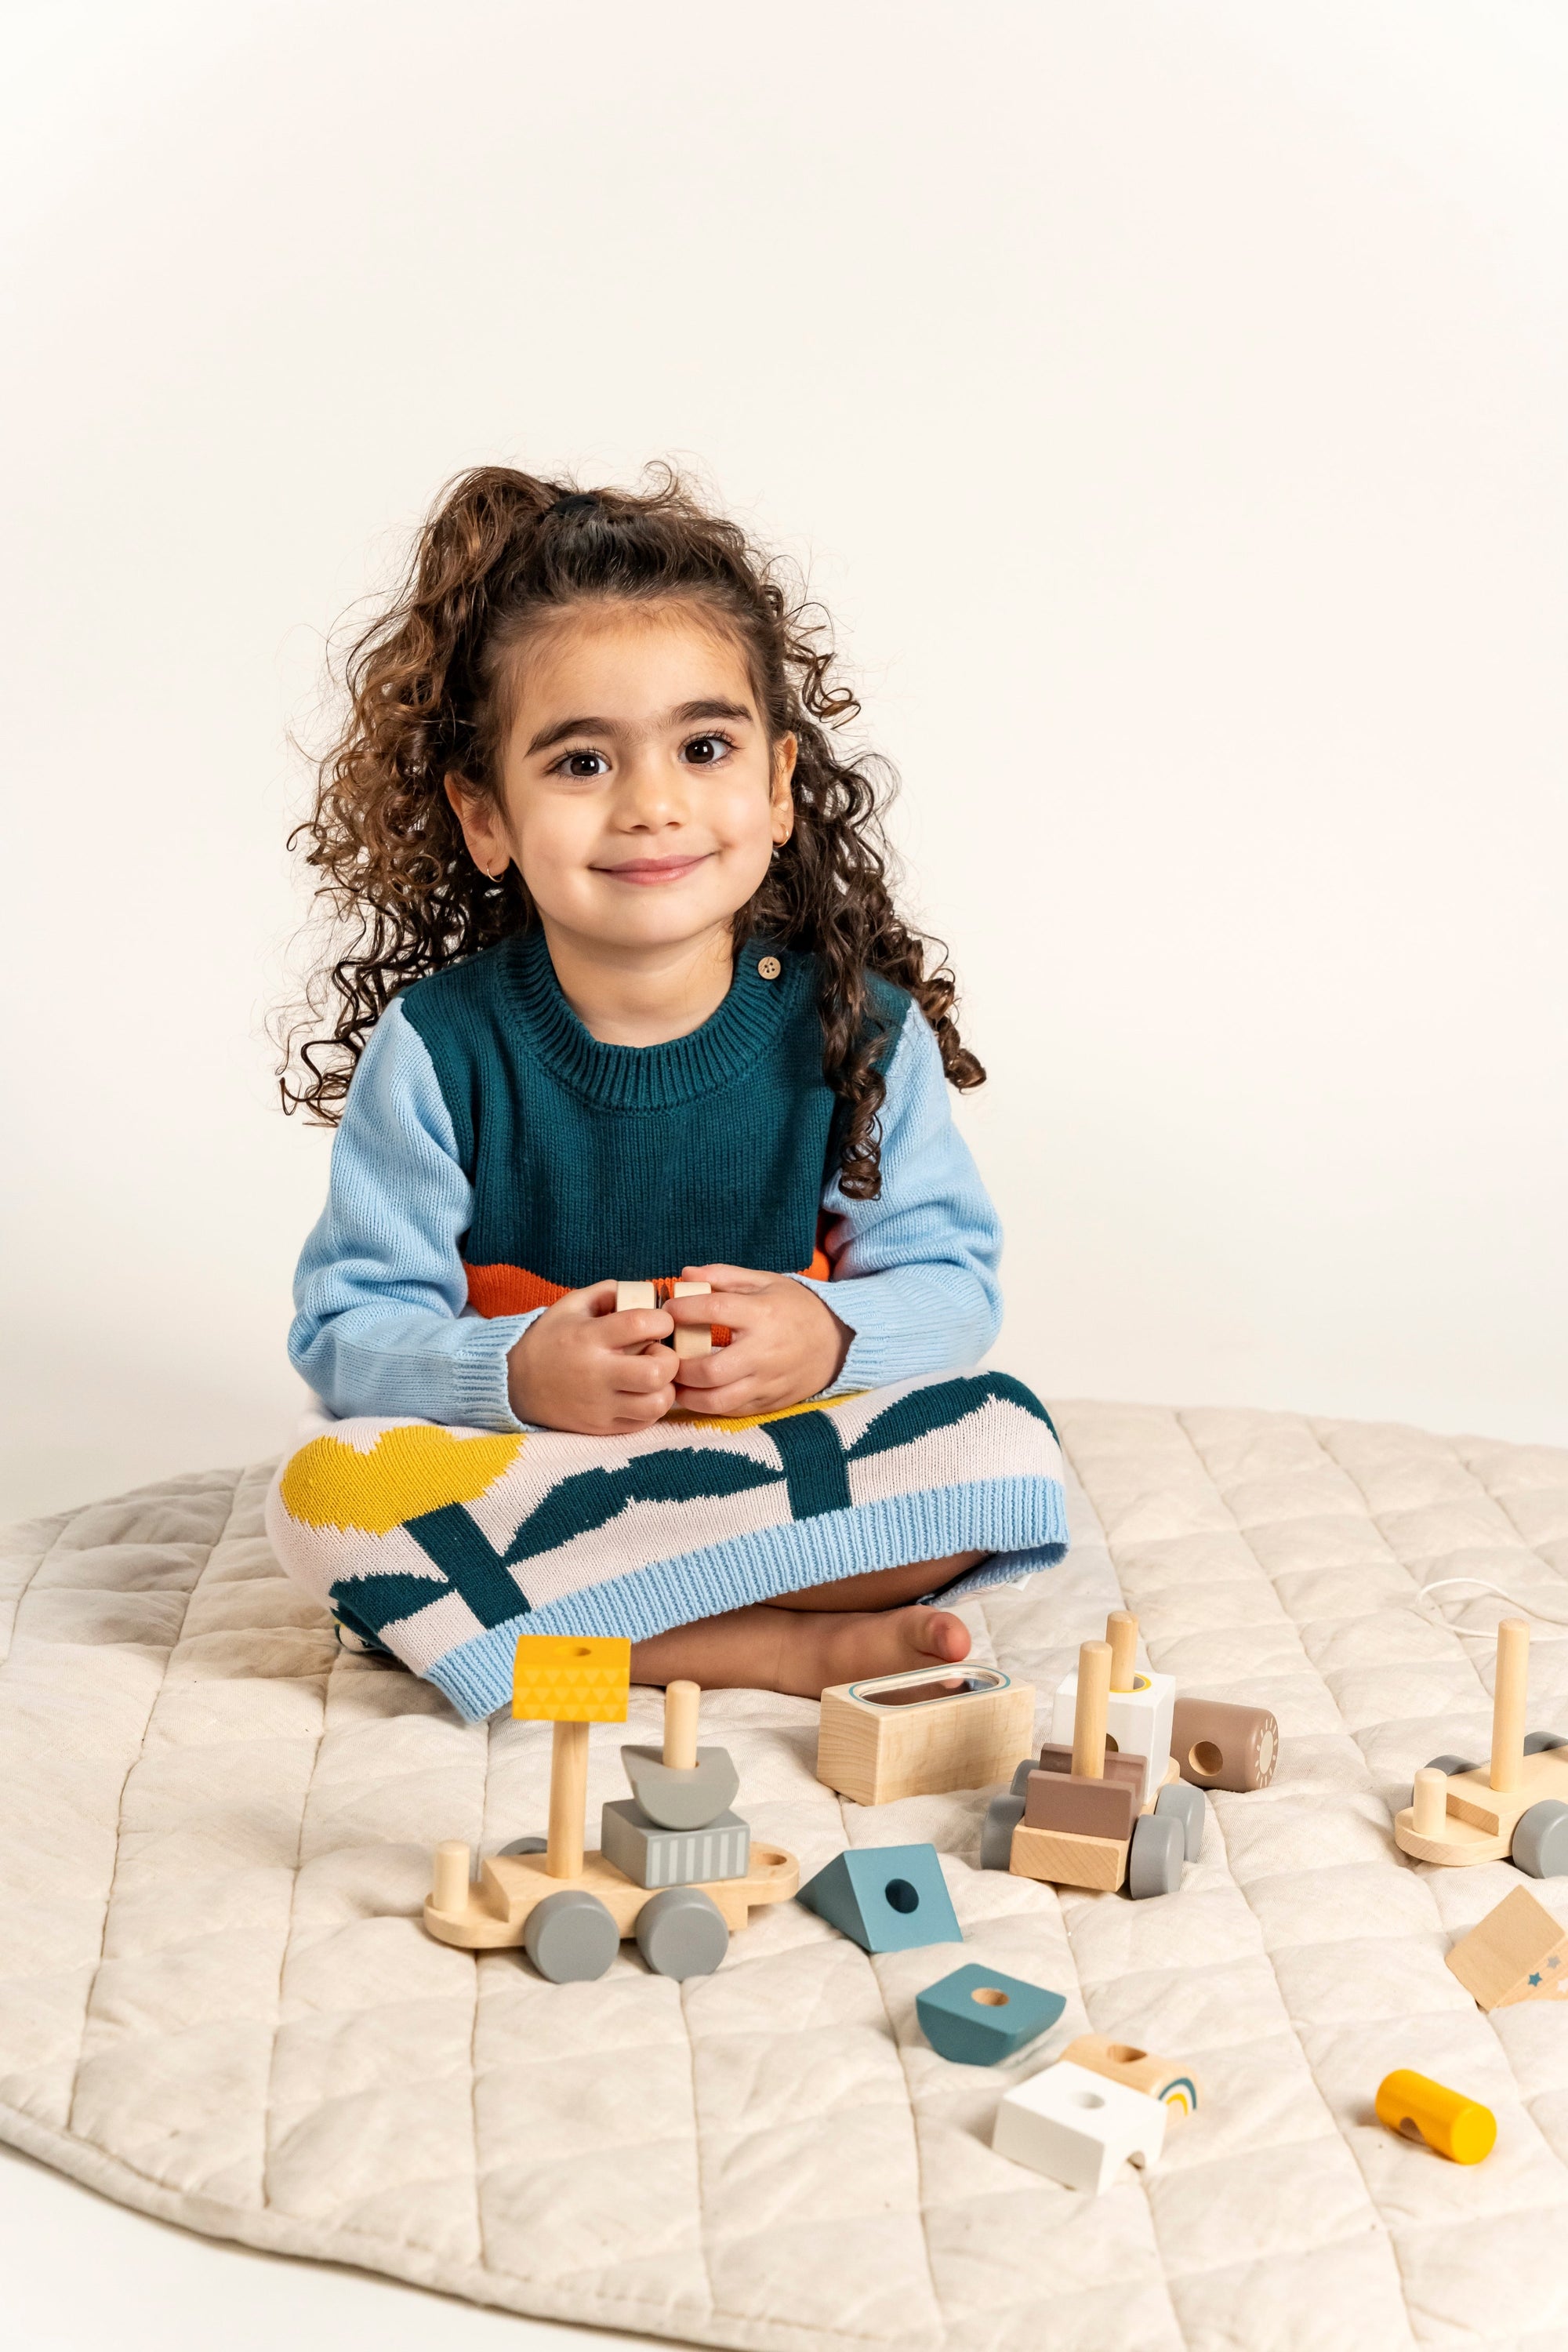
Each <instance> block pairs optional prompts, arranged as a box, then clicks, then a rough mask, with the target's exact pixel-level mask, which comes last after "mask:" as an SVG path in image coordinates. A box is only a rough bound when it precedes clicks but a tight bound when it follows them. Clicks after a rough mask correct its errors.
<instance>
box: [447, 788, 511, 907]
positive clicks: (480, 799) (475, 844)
mask: <svg viewBox="0 0 1568 2352" xmlns="http://www.w3.org/2000/svg"><path fill="white" fill-rule="evenodd" d="M445 782H446V787H447V799H448V800H449V801H450V802H451V803H452V807H453V809H454V811H455V813H456V814H457V819H458V824H460V825H461V826H462V828H463V839H464V840H465V841H466V842H467V844H468V856H470V857H471V858H472V859H473V861H474V864H475V865H476V866H478V867H479V872H480V873H481V874H483V875H486V876H487V877H489V880H490V881H492V882H499V881H500V877H501V876H502V875H503V874H504V873H505V872H506V869H507V867H508V866H510V864H511V844H510V842H509V841H508V839H507V837H506V829H505V827H504V825H503V824H502V823H501V814H500V809H498V808H497V806H496V804H495V803H494V801H492V800H491V798H490V796H489V793H477V792H476V791H475V790H474V788H473V786H472V785H471V784H469V783H466V782H464V780H463V778H462V777H461V776H458V775H453V774H450V773H448V774H447V777H446V778H445Z"/></svg>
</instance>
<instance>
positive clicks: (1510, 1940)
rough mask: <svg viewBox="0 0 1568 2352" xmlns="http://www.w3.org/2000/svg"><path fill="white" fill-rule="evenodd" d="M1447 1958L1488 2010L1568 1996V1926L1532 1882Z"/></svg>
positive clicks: (1504, 1902)
mask: <svg viewBox="0 0 1568 2352" xmlns="http://www.w3.org/2000/svg"><path fill="white" fill-rule="evenodd" d="M1415 1777H1416V1780H1417V1781H1419V1780H1421V1778H1422V1775H1421V1774H1420V1773H1419V1772H1418V1773H1417V1774H1416V1776H1415ZM1447 1962H1448V1966H1449V1968H1450V1969H1452V1970H1453V1972H1454V1974H1455V1975H1456V1976H1457V1977H1458V1979H1459V1982H1460V1983H1461V1984H1462V1985H1463V1986H1464V1988H1465V1990H1466V1991H1467V1992H1468V1993H1472V1994H1473V1995H1474V1996H1475V1998H1476V2000H1479V2003H1480V2005H1481V2007H1482V2008H1483V2009H1508V2008H1511V2006H1512V2005H1513V2003H1514V2002H1515V2001H1521V2000H1561V1999H1562V1998H1563V1995H1564V1994H1568V1927H1559V1926H1558V1924H1557V1922H1556V1920H1555V1919H1554V1918H1553V1917H1552V1914H1551V1912H1550V1911H1548V1910H1547V1909H1546V1907H1545V1906H1544V1905H1543V1904H1540V1903H1538V1902H1537V1901H1536V1899H1535V1897H1534V1895H1531V1892H1530V1889H1529V1888H1528V1887H1527V1886H1516V1887H1515V1888H1514V1889H1513V1892H1512V1893H1511V1894H1510V1895H1504V1896H1503V1899H1502V1901H1501V1902H1500V1903H1499V1904H1498V1905H1496V1906H1495V1907H1494V1908H1493V1909H1492V1910H1490V1911H1489V1912H1488V1913H1487V1916H1486V1917H1485V1918H1484V1919H1482V1920H1481V1921H1480V1922H1479V1925H1477V1926H1476V1927H1472V1928H1471V1929H1470V1932H1469V1934H1468V1936H1461V1937H1460V1938H1459V1940H1458V1943H1457V1944H1456V1945H1455V1946H1454V1948H1453V1949H1452V1951H1450V1952H1449V1953H1448V1954H1447Z"/></svg>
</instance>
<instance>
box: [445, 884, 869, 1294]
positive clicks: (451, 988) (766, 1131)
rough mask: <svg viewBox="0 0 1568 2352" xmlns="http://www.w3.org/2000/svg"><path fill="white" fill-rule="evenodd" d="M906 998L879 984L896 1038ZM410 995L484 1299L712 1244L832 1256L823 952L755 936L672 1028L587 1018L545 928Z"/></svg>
mask: <svg viewBox="0 0 1568 2352" xmlns="http://www.w3.org/2000/svg"><path fill="white" fill-rule="evenodd" d="M774 971H776V975H777V976H776V977H769V976H767V975H768V974H770V973H771V972H774ZM401 1003H402V1007H403V1011H404V1013H405V1017H406V1018H407V1020H408V1021H409V1022H410V1024H412V1026H413V1027H414V1028H415V1029H416V1031H417V1033H418V1034H419V1036H420V1037H421V1038H422V1039H423V1040H424V1043H425V1045H426V1049H427V1051H428V1053H429V1055H430V1059H431V1062H432V1064H433V1066H434V1068H435V1072H436V1076H437V1083H438V1085H439V1087H440V1089H441V1094H442V1097H443V1099H444V1101H445V1103H446V1106H447V1112H448V1115H449V1116H450V1118H451V1122H452V1129H453V1133H454V1136H455V1138H456V1140H457V1148H458V1158H459V1160H460V1161H461V1163H462V1166H463V1170H464V1172H465V1174H466V1175H467V1176H468V1181H469V1183H470V1184H471V1186H472V1188H473V1212H472V1219H471V1222H470V1224H469V1227H468V1234H467V1237H466V1239H465V1240H464V1242H463V1244H462V1253H463V1260H464V1265H465V1268H466V1271H467V1274H468V1296H469V1299H470V1302H471V1304H472V1305H473V1306H474V1307H476V1308H477V1309H478V1310H479V1313H481V1314H485V1315H504V1314H515V1313H518V1312H521V1311H526V1309H528V1308H530V1307H539V1306H542V1305H546V1304H548V1303H549V1301H550V1300H552V1299H553V1298H556V1297H560V1296H561V1294H562V1293H563V1291H566V1290H575V1289H579V1288H581V1287H582V1286H584V1285H585V1284H587V1283H590V1282H596V1281H600V1280H603V1279H604V1278H605V1276H616V1277H618V1278H621V1279H625V1280H646V1279H649V1278H655V1279H657V1278H659V1277H667V1276H670V1275H674V1274H679V1271H680V1269H681V1267H682V1266H683V1265H706V1264H709V1263H712V1262H723V1263H726V1264H730V1265H746V1266H754V1267H758V1268H760V1269H762V1270H763V1271H765V1272H771V1273H778V1274H790V1273H804V1272H806V1271H814V1272H819V1273H826V1260H825V1259H824V1260H823V1261H822V1262H821V1264H820V1265H815V1266H814V1265H813V1260H814V1258H815V1257H816V1255H817V1224H818V1218H819V1215H820V1213H821V1207H822V1194H823V1188H824V1185H825V1183H826V1181H827V1179H828V1177H829V1175H830V1174H831V1169H830V1167H829V1152H830V1149H831V1146H832V1142H833V1135H834V1112H835V1108H836V1102H835V1097H834V1096H833V1094H832V1092H831V1090H830V1088H829V1087H827V1085H826V1083H825V1081H824V1078H823V1076H822V1027H821V1022H820V1020H819V1017H818V1014H817V1010H816V964H815V960H814V959H813V958H812V957H810V956H808V955H799V954H795V953H792V952H790V951H789V950H784V949H780V948H772V947H770V946H769V944H768V942H767V941H765V940H752V941H750V942H748V944H747V946H746V948H745V949H744V950H742V953H741V954H739V955H738V956H737V958H736V963H735V976H734V979H733V981H732V982H731V987H730V990H729V993H728V994H727V995H726V996H725V998H724V1001H723V1003H721V1005H720V1007H719V1009H718V1010H717V1012H715V1013H713V1014H712V1015H711V1016H710V1018H709V1019H708V1020H707V1021H705V1022H704V1023H703V1024H702V1026H701V1027H700V1029H695V1030H693V1031H691V1033H690V1034H689V1035H687V1036H684V1037H677V1038H674V1039H672V1040H671V1041H670V1042H669V1043H668V1045H645V1046H636V1045H602V1044H600V1042H599V1041H598V1040H597V1039H596V1038H595V1037H593V1036H592V1035H590V1034H589V1032H588V1031H587V1030H586V1029H585V1028H584V1026H583V1024H582V1023H581V1022H580V1021H579V1020H578V1018H577V1016H576V1014H575V1013H574V1012H573V1010H572V1008H571V1006H570V1005H569V1004H568V1003H567V1002H566V1000H565V998H564V996H563V994H562V992H561V986H560V983H559V982H558V981H557V979H556V977H555V971H554V967H553V965H552V962H551V961H550V954H549V950H548V948H547V946H546V943H545V940H544V937H543V934H542V932H541V931H538V930H535V931H531V932H530V933H528V934H527V935H526V936H524V937H522V938H519V939H511V940H504V941H503V942H502V943H501V945H500V946H499V947H495V948H491V949H489V950H487V951H486V952H485V953H484V954H482V955H479V956H475V957H473V958H471V959H470V960H469V961H468V962H466V963H461V964H456V965H454V966H452V968H451V969H450V970H448V971H442V972H437V973H435V974H433V975H432V976H431V977H430V978H429V979H427V980H423V981H420V982H417V983H416V985H415V986H414V987H413V988H411V989H409V990H408V991H407V992H406V993H405V995H404V996H403V997H402V999H401ZM876 1003H877V1013H878V1018H879V1024H882V1025H884V1026H885V1027H886V1028H887V1029H888V1031H889V1037H888V1042H887V1045H885V1046H884V1048H883V1052H884V1054H886V1053H887V1052H889V1051H890V1048H891V1045H892V1042H893V1039H894V1037H895V1036H896V1034H897V1031H898V1028H899V1026H900V1024H901V1022H902V1020H903V1017H904V1014H905V1013H906V1012H907V1011H908V1008H909V1004H910V999H909V998H908V997H907V996H906V995H904V993H903V992H901V991H900V990H897V989H894V988H892V987H890V986H889V984H887V983H885V982H879V984H878V987H877V991H876Z"/></svg>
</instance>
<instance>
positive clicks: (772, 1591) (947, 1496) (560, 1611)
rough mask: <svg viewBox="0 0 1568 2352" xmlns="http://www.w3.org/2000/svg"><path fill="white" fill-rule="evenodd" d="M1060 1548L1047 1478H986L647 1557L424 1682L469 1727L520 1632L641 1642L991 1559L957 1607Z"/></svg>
mask: <svg viewBox="0 0 1568 2352" xmlns="http://www.w3.org/2000/svg"><path fill="white" fill-rule="evenodd" d="M1067 1548H1068V1516H1067V1497H1066V1496H1065V1495H1064V1493H1063V1491H1062V1488H1061V1486H1060V1485H1059V1484H1058V1481H1057V1480H1056V1479H1054V1478H1037V1477H1036V1478H992V1479H986V1480H984V1482H977V1483H976V1484H974V1485H972V1486H939V1487H933V1488H931V1489H930V1490H928V1491H927V1492H925V1493H921V1494H913V1495H893V1496H888V1497H886V1498H885V1499H884V1500H882V1501H880V1502H874V1503H857V1504H853V1505H851V1506H850V1507H849V1508H848V1509H847V1510H843V1511H824V1512H822V1513H820V1514H819V1515H818V1516H817V1517H815V1518H810V1519H791V1520H787V1521H786V1522H785V1523H784V1525H783V1526H782V1527H774V1528H757V1529H756V1530H755V1531H754V1532H753V1533H752V1534H751V1535H744V1536H732V1537H731V1538H729V1540H728V1541H726V1542H724V1543H721V1544H710V1545H707V1546H705V1547H704V1549H702V1550H700V1551H691V1552H687V1553H685V1554H684V1555H683V1556H682V1557H681V1558H680V1559H667V1560H655V1561H653V1562H651V1563H650V1564H649V1565H648V1566H647V1567H645V1568H636V1569H630V1570H627V1572H626V1575H625V1576H616V1577H609V1578H606V1579H605V1580H604V1581H603V1582H601V1583H598V1584H591V1585H586V1586H584V1589H583V1591H581V1592H574V1593H571V1594H569V1595H568V1596H567V1598H566V1599H564V1600H562V1601H546V1602H545V1603H544V1604H543V1606H542V1607H541V1608H538V1609H533V1610H529V1611H526V1612H519V1614H518V1615H517V1616H515V1617H509V1618H508V1619H507V1620H506V1622H505V1623H504V1624H500V1625H492V1626H491V1627H490V1628H489V1631H488V1632H487V1633H480V1634H477V1635H476V1636H475V1638H474V1639H473V1640H472V1641H471V1642H462V1643H459V1644H458V1647H457V1648H456V1649H455V1650H448V1651H447V1654H446V1656H445V1657H442V1658H437V1660H436V1662H435V1664H433V1665H431V1666H428V1667H427V1668H426V1681H428V1682H432V1683H434V1684H435V1685H436V1687H437V1690H439V1691H443V1692H444V1693H445V1694H446V1696H447V1698H449V1699H450V1700H451V1702H452V1705H453V1706H455V1707H456V1708H457V1710H458V1714H459V1715H461V1716H462V1717H463V1718H464V1720H465V1721H466V1722H468V1723H478V1722H480V1721H482V1719H483V1718H484V1717H486V1716H489V1715H493V1714H494V1713H495V1712H496V1709H497V1708H498V1707H501V1706H507V1705H508V1704H509V1703H510V1698H511V1683H512V1659H513V1654H514V1653H515V1651H516V1649H517V1641H518V1636H519V1634H520V1633H618V1634H622V1635H624V1636H625V1637H626V1639H627V1640H628V1641H633V1642H647V1641H649V1640H651V1639H652V1637H653V1635H654V1634H655V1633H668V1631H669V1629H670V1627H671V1626H672V1625H689V1624H691V1623H693V1622H694V1621H695V1620H696V1619H698V1618H700V1617H717V1616H719V1615H721V1613H722V1612H724V1611H726V1610H730V1609H744V1608H746V1607H747V1606H749V1604H750V1603H752V1601H775V1600H777V1598H778V1596H779V1594H780V1593H781V1592H799V1591H803V1590H804V1589H805V1587H806V1586H807V1585H811V1584H829V1583H832V1582H834V1581H835V1580H837V1578H839V1577H841V1576H860V1575H863V1574H864V1573H865V1572H866V1571H867V1570H872V1569H879V1568H903V1567H906V1566H908V1564H909V1563H910V1561H911V1560H917V1559H946V1558H947V1557H949V1556H950V1555H951V1554H952V1553H953V1552H955V1551H984V1552H989V1553H991V1554H993V1555H994V1557H993V1558H991V1559H985V1560H983V1561H982V1562H981V1563H980V1565H979V1566H978V1567H977V1568H974V1569H972V1570H969V1571H968V1572H967V1573H966V1574H965V1575H963V1576H961V1577H959V1578H958V1579H957V1580H955V1581H954V1582H953V1583H952V1584H951V1585H950V1586H948V1588H947V1590H946V1591H945V1592H944V1593H943V1595H942V1598H943V1599H945V1600H951V1599H958V1598H962V1597H963V1595H965V1594H967V1593H970V1592H977V1591H982V1590H984V1588H985V1587H986V1586H988V1585H993V1584H1010V1583H1014V1582H1016V1580H1018V1579H1019V1578H1020V1577H1023V1576H1030V1575H1033V1574H1034V1572H1035V1571H1036V1570H1037V1569H1043V1568H1055V1567H1056V1565H1057V1563H1058V1560H1060V1559H1062V1557H1063V1555H1064V1554H1065V1552H1066V1550H1067Z"/></svg>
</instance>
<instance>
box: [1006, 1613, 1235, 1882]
mask: <svg viewBox="0 0 1568 2352" xmlns="http://www.w3.org/2000/svg"><path fill="white" fill-rule="evenodd" d="M1105 1630H1106V1636H1107V1638H1106V1639H1105V1640H1104V1641H1103V1642H1086V1643H1084V1644H1083V1647H1082V1648H1081V1649H1080V1650H1079V1663H1078V1672H1077V1674H1076V1675H1074V1676H1070V1677H1069V1678H1068V1684H1067V1685H1064V1689H1063V1690H1062V1691H1058V1699H1057V1703H1058V1709H1060V1708H1061V1707H1062V1706H1063V1703H1064V1694H1065V1699H1066V1703H1067V1704H1068V1705H1070V1706H1071V1709H1072V1717H1071V1721H1072V1742H1071V1745H1070V1746H1068V1744H1067V1743H1066V1742H1064V1741H1054V1740H1047V1742H1046V1743H1045V1745H1044V1747H1043V1748H1041V1750H1040V1754H1039V1759H1038V1761H1037V1762H1036V1761H1035V1760H1034V1759H1030V1758H1026V1759H1025V1760H1024V1762H1023V1763H1022V1764H1020V1765H1019V1767H1018V1769H1017V1771H1016V1773H1015V1774H1014V1776H1013V1785H1012V1787H1011V1789H1008V1790H1004V1791H1003V1793H1002V1794H1001V1795H1000V1796H996V1797H994V1798H993V1799H992V1801H991V1803H990V1805H989V1807H988V1808H987V1810H986V1815H985V1824H984V1830H983V1832H982V1834H981V1842H980V1860H981V1866H982V1868H984V1869H986V1870H1010V1871H1012V1872H1013V1873H1014V1874H1016V1876H1018V1877H1020V1878H1039V1879H1045V1880H1047V1881H1049V1882H1050V1884H1052V1885H1057V1886H1085V1887H1092V1888H1095V1889H1098V1890H1100V1891H1101V1892H1104V1893H1110V1892H1112V1891H1113V1890H1114V1889H1116V1888H1117V1887H1121V1886H1125V1888H1126V1890H1127V1892H1128V1894H1129V1895H1131V1896H1132V1898H1133V1900H1134V1901H1137V1900H1138V1899H1140V1898H1141V1897H1142V1896H1145V1895H1172V1894H1173V1893H1174V1892H1175V1890H1176V1888H1177V1887H1178V1886H1179V1885H1181V1882H1182V1865H1183V1864H1184V1862H1189V1861H1195V1860H1196V1859H1197V1856H1198V1854H1199V1853H1200V1852H1201V1850H1202V1847H1203V1839H1204V1821H1205V1813H1206V1810H1207V1808H1206V1804H1205V1798H1204V1793H1203V1790H1201V1789H1197V1788H1194V1787H1193V1786H1192V1784H1191V1783H1190V1782H1189V1781H1186V1780H1183V1779H1182V1778H1181V1777H1180V1774H1179V1772H1178V1770H1177V1768H1176V1766H1175V1764H1174V1763H1173V1761H1172V1759H1171V1752H1170V1722H1171V1710H1172V1701H1173V1688H1174V1686H1173V1684H1172V1681H1171V1677H1170V1676H1169V1675H1154V1674H1141V1673H1139V1672H1138V1670H1137V1665H1136V1655H1137V1643H1138V1621H1137V1619H1136V1618H1135V1617H1133V1616H1132V1615H1131V1614H1130V1612H1128V1611H1126V1610H1122V1609H1118V1610H1114V1611H1113V1612H1111V1615H1110V1620H1109V1622H1108V1623H1107V1625H1106V1629H1105ZM1112 1721H1114V1723H1115V1725H1116V1729H1115V1730H1114V1731H1111V1730H1110V1723H1111V1722H1112ZM1053 1727H1055V1723H1054V1722H1053ZM1062 1727H1064V1728H1065V1722H1064V1724H1063V1726H1062Z"/></svg>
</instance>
